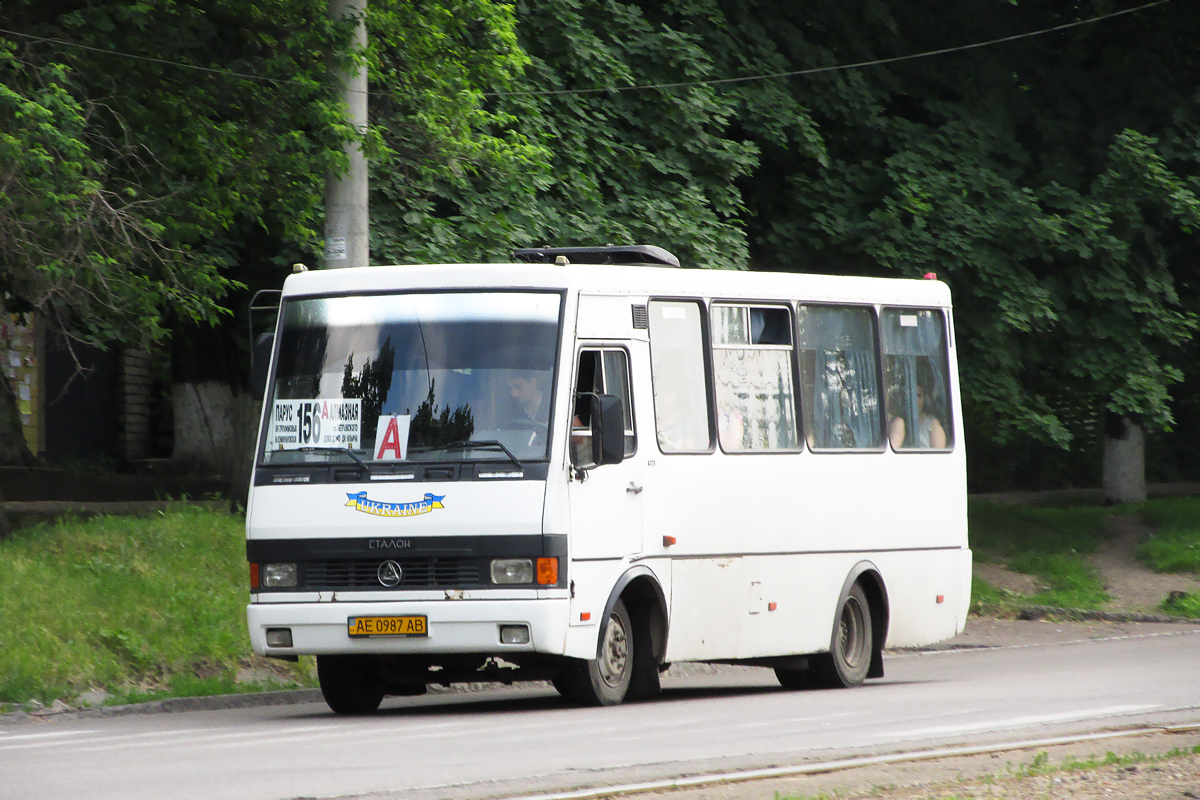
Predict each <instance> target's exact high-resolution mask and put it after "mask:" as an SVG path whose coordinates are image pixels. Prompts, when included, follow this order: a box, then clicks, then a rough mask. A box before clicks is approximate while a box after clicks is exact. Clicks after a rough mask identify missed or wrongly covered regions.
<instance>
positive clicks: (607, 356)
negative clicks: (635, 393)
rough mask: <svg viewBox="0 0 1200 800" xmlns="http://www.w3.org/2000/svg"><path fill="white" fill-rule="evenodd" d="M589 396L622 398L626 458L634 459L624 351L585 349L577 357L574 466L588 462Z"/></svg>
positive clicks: (573, 428) (627, 375) (573, 435)
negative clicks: (632, 456)
mask: <svg viewBox="0 0 1200 800" xmlns="http://www.w3.org/2000/svg"><path fill="white" fill-rule="evenodd" d="M589 393H591V394H611V395H616V396H617V397H619V398H621V406H622V408H623V410H624V413H625V457H626V458H628V457H629V456H631V455H633V454H634V452H635V451H636V450H637V440H636V436H635V434H634V428H633V398H632V396H631V393H630V391H629V356H628V354H626V352H625V351H624V350H621V349H617V348H613V349H608V348H605V349H587V350H581V351H580V353H579V371H578V373H577V375H576V378H575V409H574V415H573V417H572V419H571V463H572V464H576V465H578V464H584V463H587V462H588V461H590V459H591V447H592V431H591V419H590V413H591V409H590V404H589V400H588V397H587V395H588V394H589Z"/></svg>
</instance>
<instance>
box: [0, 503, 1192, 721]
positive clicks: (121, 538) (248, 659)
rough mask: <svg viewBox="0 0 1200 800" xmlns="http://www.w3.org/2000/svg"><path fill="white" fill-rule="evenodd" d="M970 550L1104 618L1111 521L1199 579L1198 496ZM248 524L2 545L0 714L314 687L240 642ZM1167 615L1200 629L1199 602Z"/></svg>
mask: <svg viewBox="0 0 1200 800" xmlns="http://www.w3.org/2000/svg"><path fill="white" fill-rule="evenodd" d="M969 513H970V526H971V546H972V548H973V549H974V551H975V554H976V558H977V559H978V560H979V561H981V562H987V561H997V562H1003V563H1004V564H1005V565H1006V566H1007V567H1008V568H1009V569H1012V570H1015V571H1017V572H1023V573H1026V574H1029V575H1034V576H1036V577H1037V578H1038V582H1039V583H1040V584H1041V585H1043V586H1045V587H1047V588H1046V589H1045V590H1044V591H1042V592H1039V593H1037V594H1034V595H1030V596H1020V597H1017V596H1014V595H1013V594H1012V593H1011V592H1006V591H1004V590H1002V589H999V588H997V587H995V586H992V585H990V584H988V583H986V582H984V581H978V580H977V581H976V582H975V586H974V589H973V598H972V602H973V608H975V609H976V610H979V611H984V612H986V613H997V612H999V613H1005V612H1010V611H1012V610H1013V609H1015V608H1018V607H1020V606H1022V605H1051V606H1061V607H1067V608H1079V609H1089V608H1097V607H1100V606H1101V605H1103V604H1104V603H1105V602H1106V601H1107V600H1108V595H1107V594H1106V593H1105V591H1104V587H1103V583H1102V581H1101V578H1100V576H1099V575H1098V574H1096V572H1095V570H1094V569H1092V567H1091V566H1090V564H1089V563H1088V556H1089V555H1090V554H1091V553H1093V552H1094V551H1095V549H1096V547H1097V545H1098V544H1099V542H1100V540H1101V538H1102V536H1103V529H1104V520H1105V518H1106V517H1107V516H1109V515H1110V514H1132V513H1137V514H1141V515H1142V516H1143V517H1144V518H1145V519H1146V520H1148V521H1149V522H1150V523H1151V524H1152V525H1153V526H1154V527H1155V531H1156V532H1155V534H1154V536H1153V537H1152V538H1151V539H1149V540H1148V541H1147V542H1146V543H1145V545H1144V546H1143V547H1142V550H1141V553H1140V556H1141V557H1142V558H1143V559H1145V561H1146V563H1147V564H1148V565H1149V566H1151V567H1152V568H1154V569H1159V570H1163V571H1197V572H1200V498H1172V499H1169V500H1155V501H1151V502H1149V503H1145V504H1142V505H1140V506H1130V507H1120V508H1115V509H1113V508H1107V509H1106V508H1099V507H1074V508H1038V507H1029V506H1012V505H1005V504H999V503H992V502H986V501H979V500H972V501H971V503H970V506H969ZM242 525H243V523H242V519H241V518H240V517H238V516H233V515H229V514H225V513H219V512H213V511H209V510H203V509H200V508H196V507H193V506H189V505H186V504H182V503H181V504H178V505H176V506H172V507H171V508H170V509H169V510H168V511H166V512H162V513H159V514H157V515H155V516H152V517H147V518H134V517H99V518H95V519H89V520H72V519H65V520H60V521H59V522H58V523H56V524H53V525H41V526H37V527H32V528H26V529H21V530H18V531H17V532H16V534H15V535H14V536H13V537H11V538H10V539H8V540H5V541H0V586H3V587H4V588H5V591H4V592H3V593H0V711H3V710H4V709H3V706H4V704H21V703H24V702H25V701H27V700H30V699H36V700H39V701H41V702H43V703H49V702H51V701H53V700H55V699H60V700H63V701H64V702H67V703H68V704H69V705H78V704H79V699H78V698H79V697H80V695H81V694H84V693H89V694H91V693H95V694H91V696H92V697H93V698H99V700H97V701H94V702H108V703H119V702H134V701H140V700H148V699H156V698H162V697H171V696H197V695H210V694H225V693H231V692H241V691H257V690H260V689H262V688H264V687H267V686H275V687H278V686H295V685H304V686H311V685H313V682H314V681H313V669H312V664H311V660H309V659H302V660H301V662H300V664H298V665H291V664H286V663H285V662H279V661H269V660H265V659H257V658H254V657H252V656H251V655H250V647H249V641H248V639H247V635H246V623H245V604H246V600H247V586H246V583H247V578H246V560H245V536H244V532H243V527H242ZM1165 610H1168V611H1170V612H1171V613H1175V614H1180V615H1183V616H1189V617H1192V618H1197V619H1200V596H1196V595H1187V596H1184V597H1182V598H1177V599H1176V601H1175V602H1174V603H1173V604H1172V605H1171V606H1170V607H1169V608H1167V609H1165Z"/></svg>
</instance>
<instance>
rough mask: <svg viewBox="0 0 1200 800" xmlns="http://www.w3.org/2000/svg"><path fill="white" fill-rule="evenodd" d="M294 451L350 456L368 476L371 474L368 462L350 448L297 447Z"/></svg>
mask: <svg viewBox="0 0 1200 800" xmlns="http://www.w3.org/2000/svg"><path fill="white" fill-rule="evenodd" d="M292 449H293V450H299V451H300V452H301V453H337V454H338V455H343V456H350V458H352V459H354V461H355V463H357V464H358V465H359V466H360V467H362V468H363V469H364V470H365V471H366V473H367V474H368V475H370V474H371V468H370V467H368V466H367V462H365V461H363V460H362V459H361V458H359V457H358V455H356V454H355V452H354V451H353V450H351V449H350V448H349V447H295V448H292Z"/></svg>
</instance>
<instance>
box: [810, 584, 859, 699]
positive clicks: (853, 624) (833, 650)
mask: <svg viewBox="0 0 1200 800" xmlns="http://www.w3.org/2000/svg"><path fill="white" fill-rule="evenodd" d="M873 648H874V633H873V631H872V629H871V606H870V605H869V604H868V603H867V595H866V593H865V592H864V591H863V589H862V586H861V585H859V584H857V583H856V584H854V586H852V587H851V588H850V591H849V593H847V595H846V597H845V599H843V600H842V603H841V606H840V607H839V608H838V616H837V620H836V621H835V624H834V626H833V639H832V640H831V641H830V643H829V652H828V653H821V654H820V655H816V656H812V657H811V659H810V661H809V664H810V666H809V670H810V673H811V675H810V677H812V679H813V682H814V683H815V684H816V685H818V686H824V687H827V688H851V687H854V686H858V685H860V684H861V683H862V682H863V681H864V680H866V678H867V671H868V670H870V668H871V654H872V649H873Z"/></svg>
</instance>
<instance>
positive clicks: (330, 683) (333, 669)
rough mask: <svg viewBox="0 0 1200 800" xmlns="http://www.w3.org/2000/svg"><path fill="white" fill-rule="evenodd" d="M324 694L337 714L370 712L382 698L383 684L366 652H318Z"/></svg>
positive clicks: (318, 673) (318, 671)
mask: <svg viewBox="0 0 1200 800" xmlns="http://www.w3.org/2000/svg"><path fill="white" fill-rule="evenodd" d="M317 681H318V682H319V683H320V684H321V694H322V695H323V696H324V697H325V702H326V703H327V704H328V705H329V707H330V708H331V709H332V710H333V713H335V714H347V715H349V714H354V715H358V714H370V713H373V712H374V711H375V710H376V709H378V708H379V704H380V703H381V702H383V695H384V691H383V684H382V683H381V682H380V680H379V675H378V671H377V670H376V669H375V665H374V664H372V663H371V661H370V659H368V658H366V657H364V656H317Z"/></svg>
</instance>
